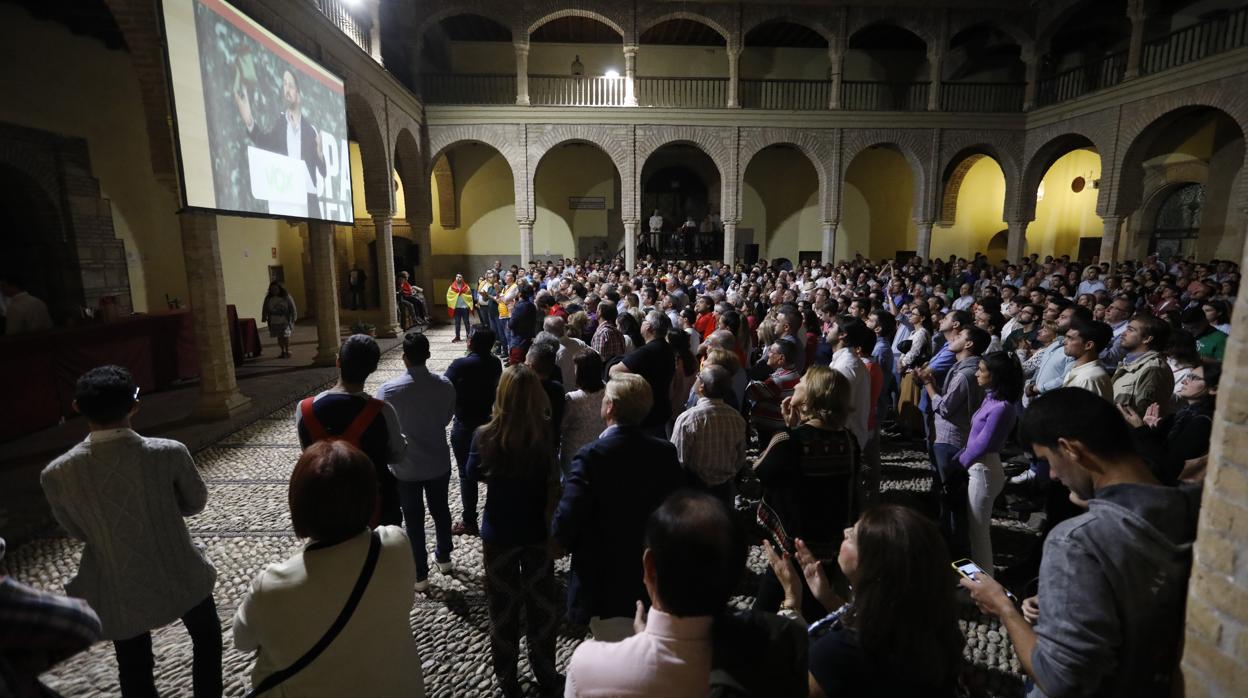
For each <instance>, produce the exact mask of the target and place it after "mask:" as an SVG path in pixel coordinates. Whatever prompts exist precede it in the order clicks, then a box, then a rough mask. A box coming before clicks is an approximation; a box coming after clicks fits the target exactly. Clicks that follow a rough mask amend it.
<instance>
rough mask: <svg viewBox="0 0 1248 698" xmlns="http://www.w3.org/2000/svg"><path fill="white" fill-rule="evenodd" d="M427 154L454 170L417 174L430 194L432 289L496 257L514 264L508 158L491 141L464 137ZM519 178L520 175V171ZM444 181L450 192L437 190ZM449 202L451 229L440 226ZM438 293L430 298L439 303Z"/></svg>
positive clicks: (516, 239) (516, 247)
mask: <svg viewBox="0 0 1248 698" xmlns="http://www.w3.org/2000/svg"><path fill="white" fill-rule="evenodd" d="M431 155H432V157H433V158H435V160H434V161H435V162H436V160H437V159H440V158H443V157H445V158H446V161H447V166H448V167H449V168H450V170H451V172H452V174H453V176H452V177H450V178H444V179H440V178H439V177H437V175H436V174H435V173H434V172H426V173H423V174H422V177H423V178H425V179H423V181H425V182H427V186H428V188H429V189H428V191H429V193H430V196H429V201H430V205H431V208H430V211H429V215H430V219H431V222H430V224H429V238H430V251H429V252H430V253H429V262H428V267H429V271H428V272H427V273H428V274H429V275H430V276H431V277H432V283H433V287H434V288H435V289H443V290H445V288H446V286H447V285H449V284H450V282H451V281H452V280H453V279H454V278H455V274H457V273H462V274H464V276H465V278H471V279H474V280H475V279H476V275H477V274H480V273H481V272H482V271H484V270H485V268H486V267H488V266H490V265H492V264H493V262H494V260H495V259H500V260H503V261H504V262H505V264H507V265H511V264H519V262H520V236H519V231H518V229H517V224H516V221H517V219H518V216H517V199H516V184H515V180H514V178H513V169H512V165H511V163H510V162H509V161H508V158H507V157H506V156H505V155H504V154H503V153H502V152H500V151H499V150H498V149H497V148H496V147H494V145H493V144H490V143H486V142H484V141H481V140H468V139H465V140H456V141H452V142H450V143H446V144H445V145H441V146H440V147H439V149H438V150H437V151H436V152H433V153H432V154H431ZM518 176H519V177H523V171H521V172H520V173H519V175H518ZM448 183H449V185H450V186H451V187H453V190H454V191H453V192H451V193H450V195H449V196H448V195H447V192H444V191H442V190H441V189H442V188H443V187H445V186H447V184H448ZM448 202H449V203H450V204H451V205H454V206H456V207H457V212H456V213H457V215H456V217H455V218H456V223H457V225H456V226H455V227H453V228H452V227H446V226H444V225H443V224H442V223H443V219H442V216H441V214H440V209H441V207H442V206H444V205H447V204H448ZM421 263H422V264H424V261H423V259H422V262H421ZM438 295H439V294H437V293H435V294H433V297H432V298H431V301H432V302H433V303H435V304H440V303H444V302H445V301H444V300H443V299H442V298H439V297H438Z"/></svg>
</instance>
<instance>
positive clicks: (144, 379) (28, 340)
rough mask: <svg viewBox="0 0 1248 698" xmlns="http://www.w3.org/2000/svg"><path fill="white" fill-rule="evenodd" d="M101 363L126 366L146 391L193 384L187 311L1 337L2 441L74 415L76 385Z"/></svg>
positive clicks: (191, 336) (195, 357) (192, 347)
mask: <svg viewBox="0 0 1248 698" xmlns="http://www.w3.org/2000/svg"><path fill="white" fill-rule="evenodd" d="M105 364H117V365H119V366H125V367H126V368H127V369H129V370H130V372H131V373H132V374H133V375H134V380H135V382H136V383H138V385H139V388H140V389H141V390H143V391H144V392H154V391H157V390H161V389H164V388H168V387H170V386H172V385H173V384H174V383H176V382H177V381H179V380H186V379H191V378H195V377H196V376H198V375H199V360H198V355H197V353H196V349H195V329H194V326H193V325H192V324H191V313H190V311H188V310H168V311H161V312H157V313H150V314H146V315H135V316H132V317H129V318H126V319H123V320H118V321H117V322H109V323H101V324H93V325H84V326H81V327H70V328H65V329H58V330H52V331H49V332H38V333H31V334H24V335H16V336H12V337H4V338H0V385H3V386H4V387H5V408H4V411H3V412H4V415H3V419H0V441H5V440H8V439H11V438H15V437H18V436H22V435H24V434H28V433H30V432H33V431H35V430H37V429H42V428H44V427H49V426H53V425H55V424H57V423H59V422H60V421H61V419H62V418H63V417H71V416H73V414H74V410H73V399H74V383H75V382H76V381H77V380H78V377H79V376H80V375H82V374H83V373H85V372H86V371H88V370H89V369H92V368H95V367H96V366H102V365H105Z"/></svg>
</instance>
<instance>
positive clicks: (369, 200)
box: [346, 82, 394, 217]
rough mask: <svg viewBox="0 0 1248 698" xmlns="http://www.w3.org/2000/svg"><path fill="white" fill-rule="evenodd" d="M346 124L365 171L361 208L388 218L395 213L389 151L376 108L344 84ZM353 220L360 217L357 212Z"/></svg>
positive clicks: (351, 87) (355, 90)
mask: <svg viewBox="0 0 1248 698" xmlns="http://www.w3.org/2000/svg"><path fill="white" fill-rule="evenodd" d="M346 102H347V125H348V126H349V127H350V129H351V131H352V132H353V133H354V135H355V140H356V142H357V143H359V144H360V159H361V160H362V162H361V163H360V164H361V166H362V169H363V171H364V205H365V206H367V207H368V211H369V212H370V213H372V212H382V213H385V214H387V215H389V214H391V213H393V212H394V196H393V191H392V190H391V189H392V186H393V185H392V184H391V182H392V179H391V177H392V176H393V175H392V174H391V173H392V171H393V169H394V168H393V166H392V164H391V153H390V148H388V147H387V146H386V139H384V138H383V137H382V124H381V122H380V121H379V120H378V118H377V112H378V111H382V112H383V113H384V110H379V109H376V108H375V107H374V106H373V104H372V103H371V102H370V100H369V99H368V97H366V96H365V95H364V94H363V93H361V92H359V91H358V90H357V89H353V85H352V84H351V83H350V82H348V83H347V92H346ZM356 217H361V216H360V212H359V211H356Z"/></svg>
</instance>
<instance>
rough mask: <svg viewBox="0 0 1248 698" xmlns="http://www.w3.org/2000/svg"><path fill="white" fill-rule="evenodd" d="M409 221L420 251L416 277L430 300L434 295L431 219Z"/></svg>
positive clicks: (413, 237) (426, 298) (413, 238)
mask: <svg viewBox="0 0 1248 698" xmlns="http://www.w3.org/2000/svg"><path fill="white" fill-rule="evenodd" d="M407 222H408V223H409V224H410V225H411V226H412V240H413V241H414V242H415V243H416V248H417V249H418V250H419V251H420V264H419V265H417V267H416V278H417V280H418V283H419V285H420V287H421V288H423V289H424V290H425V300H426V301H429V300H431V299H432V298H433V297H434V294H433V239H432V236H431V235H430V233H429V225H430V221H429V220H420V219H416V218H409V219H407ZM430 309H431V308H430Z"/></svg>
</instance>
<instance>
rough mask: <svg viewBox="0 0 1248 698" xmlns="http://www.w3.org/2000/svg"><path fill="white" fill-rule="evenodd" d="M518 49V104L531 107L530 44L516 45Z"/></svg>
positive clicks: (519, 43) (518, 43)
mask: <svg viewBox="0 0 1248 698" xmlns="http://www.w3.org/2000/svg"><path fill="white" fill-rule="evenodd" d="M515 47H516V104H518V105H520V106H522V107H527V106H529V42H527V41H524V42H519V41H517V42H516V43H515Z"/></svg>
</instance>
